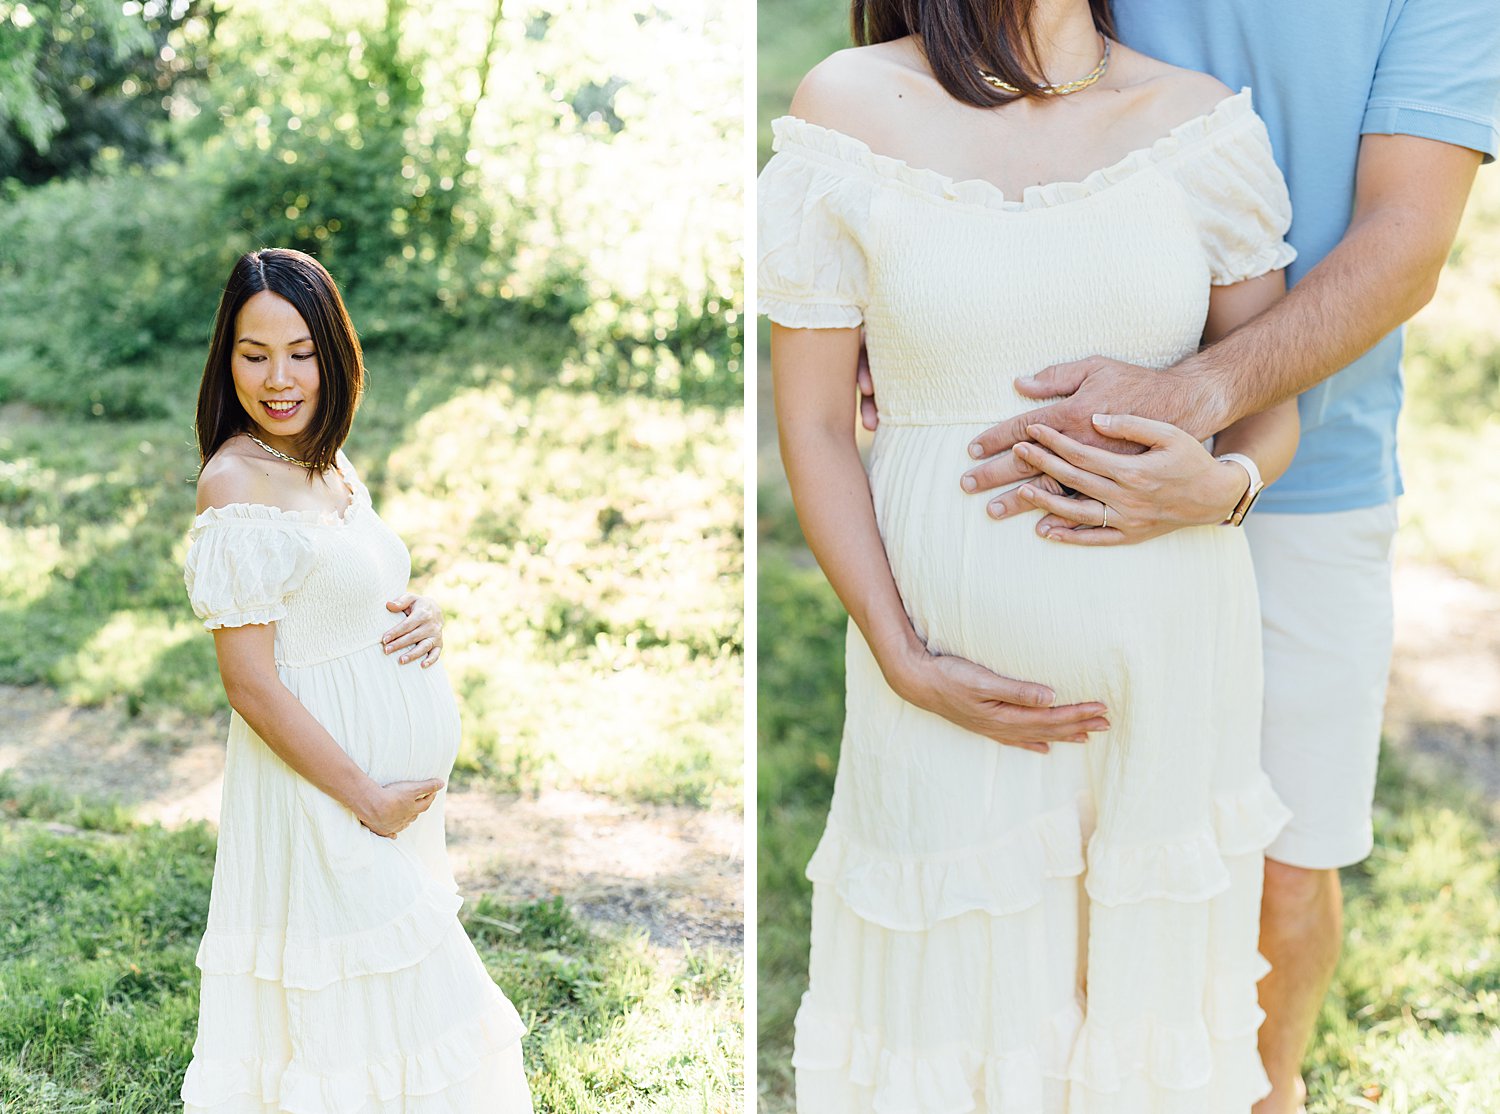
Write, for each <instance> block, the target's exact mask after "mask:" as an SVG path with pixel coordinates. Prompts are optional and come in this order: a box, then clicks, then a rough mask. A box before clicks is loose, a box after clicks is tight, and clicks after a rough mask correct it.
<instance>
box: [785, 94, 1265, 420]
mask: <svg viewBox="0 0 1500 1114" xmlns="http://www.w3.org/2000/svg"><path fill="white" fill-rule="evenodd" d="M773 129H774V132H775V136H776V151H777V154H776V155H775V157H774V158H773V159H772V160H771V162H770V163H768V164H767V166H766V168H765V170H764V172H763V173H762V175H761V179H760V191H759V192H760V197H759V208H760V238H761V256H760V267H759V282H760V304H761V310H762V312H765V313H767V314H769V315H770V317H771V318H772V320H774V321H776V322H778V323H779V324H782V325H785V326H788V327H792V328H850V327H853V326H855V325H859V324H861V323H863V324H864V326H865V329H866V341H867V344H868V347H869V354H870V366H871V370H872V372H873V374H874V377H875V385H876V397H877V398H878V399H879V404H880V418H881V424H882V425H883V426H884V425H886V424H890V425H893V426H898V425H902V424H940V423H947V422H963V421H972V420H976V419H980V418H982V419H985V420H988V421H998V420H1001V419H1004V418H1007V417H1010V416H1012V415H1013V414H1016V413H1019V412H1020V411H1021V410H1023V409H1026V408H1029V407H1032V406H1035V405H1036V404H1035V402H1031V401H1028V400H1026V399H1023V398H1022V397H1021V396H1019V395H1018V394H1016V392H1015V390H1014V388H1013V386H1012V383H1013V381H1014V379H1015V378H1016V377H1018V376H1022V375H1026V374H1030V373H1034V372H1037V371H1040V370H1041V369H1043V368H1045V367H1047V366H1049V365H1051V364H1056V363H1061V362H1065V361H1068V360H1073V359H1079V358H1082V357H1085V356H1089V355H1096V354H1097V355H1106V356H1111V357H1114V358H1117V359H1122V360H1127V361H1129V362H1131V363H1135V364H1141V365H1145V366H1152V367H1161V366H1166V365H1168V364H1171V363H1173V362H1175V361H1177V360H1179V359H1181V358H1182V357H1183V356H1185V355H1187V354H1188V353H1190V352H1192V351H1193V350H1194V349H1195V348H1196V347H1197V345H1198V343H1199V340H1200V337H1201V334H1202V331H1203V324H1204V320H1205V317H1206V314H1207V310H1208V298H1209V289H1210V286H1211V285H1214V284H1220V285H1223V284H1228V283H1233V282H1238V281H1241V280H1243V279H1245V278H1248V277H1251V276H1254V275H1258V274H1263V273H1264V272H1266V271H1267V270H1271V269H1274V268H1276V267H1282V266H1285V265H1286V263H1287V262H1288V261H1289V260H1290V259H1291V258H1292V257H1293V256H1294V255H1295V252H1294V251H1293V249H1292V248H1291V246H1290V245H1288V244H1287V243H1286V242H1285V241H1284V240H1283V239H1282V237H1283V234H1284V233H1285V232H1286V230H1287V227H1288V225H1289V223H1290V219H1291V216H1290V206H1289V202H1288V199H1287V193H1286V187H1285V183H1284V182H1283V181H1282V178H1281V175H1280V173H1279V171H1278V170H1277V168H1276V164H1275V161H1274V160H1273V159H1272V157H1271V150H1270V144H1269V140H1268V139H1267V137H1266V131H1265V126H1264V124H1263V123H1262V121H1261V120H1260V118H1259V117H1258V116H1256V115H1255V113H1254V111H1253V110H1252V108H1251V104H1250V94H1249V91H1248V90H1245V91H1242V92H1240V93H1238V94H1236V95H1234V96H1230V97H1227V98H1225V99H1224V100H1223V101H1221V102H1220V103H1219V105H1218V106H1217V107H1215V108H1214V109H1213V111H1211V112H1209V113H1206V114H1204V115H1202V116H1199V117H1196V118H1194V119H1193V120H1189V121H1187V122H1186V123H1184V124H1182V125H1180V126H1179V127H1177V128H1175V129H1173V130H1172V131H1171V132H1170V133H1168V134H1167V135H1164V136H1163V137H1161V138H1160V139H1159V140H1157V141H1156V142H1155V143H1154V144H1152V145H1151V146H1150V147H1146V148H1142V149H1140V150H1137V151H1135V152H1132V153H1131V154H1129V155H1127V156H1126V157H1124V158H1123V159H1120V160H1119V161H1118V162H1116V163H1113V164H1112V165H1110V166H1107V167H1104V168H1103V169H1100V170H1097V171H1095V172H1094V173H1092V174H1090V175H1089V176H1088V177H1087V178H1085V179H1084V180H1082V181H1080V182H1055V183H1050V184H1048V185H1044V186H1034V187H1031V188H1028V189H1027V190H1026V191H1025V192H1024V194H1023V195H1022V197H1020V198H1018V199H1011V198H1007V197H1006V196H1005V195H1004V194H1003V193H1002V192H1001V190H1000V189H999V188H997V187H996V186H994V185H992V184H991V183H989V182H985V181H981V180H969V181H955V180H953V179H951V178H949V177H946V176H944V175H942V174H939V173H936V172H934V171H931V170H925V169H919V168H915V167H912V166H909V165H907V164H906V163H904V162H902V161H900V160H898V159H894V158H890V157H888V156H884V155H880V154H876V153H875V152H873V151H872V150H871V149H870V148H869V147H868V146H866V145H865V144H864V143H862V142H860V141H859V140H857V139H854V138H852V137H850V136H847V135H843V134H841V133H839V132H835V131H831V130H829V129H827V128H823V127H819V126H817V125H815V124H811V123H808V122H807V121H804V120H799V119H797V118H795V117H783V118H781V119H779V120H777V121H775V123H774V125H773Z"/></svg>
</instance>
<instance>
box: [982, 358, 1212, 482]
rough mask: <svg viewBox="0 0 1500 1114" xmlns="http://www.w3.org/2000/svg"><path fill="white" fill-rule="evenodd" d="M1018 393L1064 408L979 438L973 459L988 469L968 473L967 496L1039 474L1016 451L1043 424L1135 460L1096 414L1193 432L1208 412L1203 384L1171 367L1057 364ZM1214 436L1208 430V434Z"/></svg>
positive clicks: (1020, 385) (1095, 361)
mask: <svg viewBox="0 0 1500 1114" xmlns="http://www.w3.org/2000/svg"><path fill="white" fill-rule="evenodd" d="M1016 390H1017V392H1019V393H1020V394H1022V395H1025V396H1026V397H1027V398H1034V399H1038V400H1040V399H1048V398H1054V399H1058V401H1056V402H1053V403H1051V404H1050V405H1048V406H1041V407H1038V408H1037V409H1035V410H1029V411H1027V412H1026V413H1023V414H1018V415H1016V416H1015V417H1014V418H1011V419H1009V420H1008V421H1004V422H1001V423H1000V424H999V425H995V426H991V427H990V428H989V429H987V430H985V431H984V432H983V433H981V434H980V435H979V436H978V437H976V438H974V443H973V444H972V445H970V446H969V455H970V456H971V457H973V458H974V459H975V460H979V461H982V463H980V464H977V465H975V466H974V467H973V468H971V469H969V471H968V472H966V473H964V476H963V479H962V481H961V482H962V485H963V489H964V490H965V491H968V492H971V493H978V492H982V491H993V490H995V489H996V488H999V487H1008V486H1010V485H1011V484H1014V483H1019V482H1020V481H1021V480H1024V479H1028V478H1030V477H1032V476H1035V475H1037V474H1038V470H1037V469H1036V468H1034V467H1031V466H1029V465H1028V464H1027V463H1026V462H1025V461H1024V460H1023V459H1022V458H1020V457H1017V456H1016V454H1015V453H1014V452H1012V451H1011V450H1013V449H1014V448H1015V447H1016V446H1017V445H1020V444H1022V443H1024V442H1026V441H1028V440H1030V435H1029V434H1028V433H1027V432H1026V429H1027V427H1028V426H1031V425H1038V424H1040V425H1045V426H1048V427H1050V428H1051V429H1055V430H1058V431H1059V432H1061V433H1065V434H1067V435H1068V436H1069V437H1071V438H1073V440H1075V441H1078V442H1081V443H1082V444H1085V445H1093V446H1096V447H1098V448H1104V449H1110V450H1112V451H1114V452H1116V453H1125V454H1132V453H1138V452H1140V451H1141V448H1140V446H1139V445H1137V444H1132V443H1130V442H1129V441H1126V440H1121V439H1119V438H1116V437H1111V436H1106V435H1105V434H1103V433H1101V432H1099V430H1098V429H1097V428H1096V427H1095V426H1094V424H1093V418H1094V415H1095V414H1134V415H1137V416H1139V417H1145V418H1154V419H1156V420H1158V421H1164V422H1170V423H1171V424H1173V425H1176V426H1179V427H1181V428H1183V429H1186V430H1188V432H1190V433H1191V432H1193V431H1194V429H1195V426H1196V425H1197V424H1198V423H1199V421H1200V416H1199V411H1200V410H1204V407H1203V405H1202V402H1201V400H1199V398H1198V395H1199V394H1201V393H1202V390H1203V387H1202V386H1201V384H1200V382H1199V381H1197V380H1194V379H1192V378H1190V377H1188V376H1186V375H1182V374H1179V373H1177V372H1175V371H1174V370H1173V369H1171V368H1166V369H1162V368H1149V367H1140V366H1139V365H1137V364H1127V363H1123V362H1122V361H1120V360H1111V359H1107V358H1106V357H1104V356H1090V357H1089V358H1088V359H1086V360H1078V361H1076V362H1074V363H1070V364H1058V365H1056V366H1055V367H1049V368H1046V369H1045V370H1043V371H1041V372H1039V373H1038V374H1036V375H1029V376H1026V377H1024V378H1021V379H1017V380H1016ZM1059 396H1066V397H1059ZM1205 412H1206V411H1205ZM1212 432H1214V431H1213V430H1212V429H1207V430H1206V431H1205V432H1204V434H1203V435H1204V436H1205V437H1206V436H1208V434H1210V433H1212Z"/></svg>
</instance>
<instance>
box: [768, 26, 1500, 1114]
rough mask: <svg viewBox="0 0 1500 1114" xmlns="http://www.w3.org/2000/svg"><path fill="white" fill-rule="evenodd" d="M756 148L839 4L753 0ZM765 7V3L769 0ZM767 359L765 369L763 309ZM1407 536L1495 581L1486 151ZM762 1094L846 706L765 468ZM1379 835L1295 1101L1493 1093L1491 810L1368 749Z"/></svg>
mask: <svg viewBox="0 0 1500 1114" xmlns="http://www.w3.org/2000/svg"><path fill="white" fill-rule="evenodd" d="M761 11H762V13H763V17H762V19H761V20H760V25H759V28H760V29H759V43H760V54H759V60H758V65H759V68H760V78H759V81H760V84H759V97H760V115H761V119H760V132H759V138H760V158H761V161H762V162H764V160H765V159H766V158H768V157H769V155H770V134H769V126H768V125H769V121H770V119H771V118H773V117H775V116H776V115H779V114H781V113H783V112H785V111H786V106H787V103H788V102H789V100H790V98H791V95H792V92H793V90H794V89H795V88H796V84H797V81H798V80H799V79H800V78H801V76H802V74H803V73H805V72H806V70H807V69H808V68H809V67H810V66H811V65H813V64H815V63H816V62H817V61H818V60H819V59H820V58H822V57H824V56H825V55H826V54H827V53H829V52H830V51H831V50H835V49H838V48H839V47H841V46H844V45H847V41H848V40H847V32H846V30H845V28H844V20H845V19H846V15H845V13H846V11H847V8H846V6H845V5H843V4H840V3H831V2H829V0H762V2H761ZM768 12H770V13H773V15H774V18H766V17H765V13H768ZM761 337H762V339H761V360H760V368H761V374H762V375H765V374H767V373H768V369H769V362H768V356H767V353H766V350H765V339H764V338H765V330H764V328H762V333H761ZM1406 373H1407V378H1408V397H1409V400H1410V405H1409V406H1408V409H1407V413H1406V417H1405V420H1404V422H1403V426H1402V432H1401V437H1402V458H1403V467H1404V471H1405V475H1406V486H1407V489H1408V493H1407V495H1406V496H1405V497H1404V498H1403V500H1402V504H1401V513H1402V521H1403V525H1402V531H1401V536H1400V541H1399V545H1400V547H1401V551H1402V553H1403V555H1404V556H1406V557H1407V558H1415V559H1418V560H1424V561H1430V562H1435V563H1440V564H1442V565H1445V566H1447V567H1448V568H1451V569H1452V570H1454V571H1455V572H1457V573H1459V574H1461V575H1463V576H1467V577H1469V578H1471V579H1474V580H1476V581H1479V582H1480V583H1483V584H1485V585H1487V586H1488V587H1490V588H1492V589H1497V590H1500V485H1497V484H1495V483H1492V482H1488V481H1487V479H1486V478H1487V477H1490V476H1493V475H1494V472H1495V468H1496V466H1497V465H1500V416H1497V415H1500V173H1496V172H1495V171H1494V170H1493V169H1492V168H1491V169H1486V170H1485V171H1483V172H1481V174H1480V178H1479V185H1478V187H1477V188H1476V191H1475V196H1474V198H1473V200H1472V201H1471V203H1470V206H1469V212H1468V214H1467V216H1466V218H1465V222H1464V226H1463V229H1462V231H1461V232H1460V236H1459V240H1458V243H1457V244H1456V246H1455V248H1454V251H1453V253H1452V257H1451V258H1450V261H1449V267H1448V270H1447V271H1446V272H1445V275H1444V279H1443V282H1442V285H1441V288H1440V290H1439V293H1438V297H1437V299H1436V300H1435V301H1434V302H1433V304H1432V305H1431V306H1429V307H1428V309H1427V310H1425V311H1424V312H1423V314H1422V315H1421V316H1420V317H1419V319H1418V320H1417V322H1415V323H1414V325H1413V327H1412V328H1411V329H1410V330H1409V333H1408V358H1407V361H1406ZM758 513H759V520H758V536H759V541H760V548H759V556H758V561H759V574H760V575H759V579H760V583H759V599H760V604H759V612H760V613H759V617H758V622H759V626H758V630H759V631H760V643H759V644H760V661H759V674H760V686H759V689H760V691H759V693H758V705H757V707H758V717H759V739H758V762H757V768H758V828H759V833H758V839H759V866H758V869H759V877H758V880H757V884H758V888H759V895H760V897H759V954H758V956H757V963H758V971H759V981H758V984H757V985H758V991H757V993H758V1008H759V1018H758V1032H759V1034H760V1045H759V1080H760V1095H759V1102H760V1108H761V1109H762V1110H763V1111H766V1112H768V1114H780V1112H783V1111H789V1110H790V1109H791V1088H792V1073H791V1068H790V1064H789V1059H790V1055H791V1041H792V1017H793V1015H794V1013H795V1011H796V1007H797V1001H798V998H799V997H800V995H801V993H802V991H803V990H804V989H805V980H806V952H807V937H808V903H809V900H810V886H809V884H808V883H807V881H806V880H805V879H804V878H803V875H802V870H803V867H804V866H805V864H806V863H807V860H808V858H809V857H810V856H811V854H812V851H813V848H814V846H815V845H816V843H817V839H818V836H819V835H820V834H821V831H822V827H823V822H824V817H825V815H826V812H827V806H828V800H829V798H830V796H831V794H832V790H833V775H834V770H835V768H836V766H837V762H838V740H839V735H840V731H841V727H842V720H843V630H844V623H845V616H844V614H843V611H842V609H841V608H840V606H839V603H838V601H837V599H836V598H835V597H834V595H833V593H832V591H831V590H830V589H829V588H828V586H827V584H826V582H825V581H824V580H823V577H822V574H821V573H820V572H819V571H818V569H817V567H816V566H815V565H814V564H813V563H812V561H811V559H810V556H809V555H808V553H807V551H806V549H805V548H804V547H803V545H802V539H801V534H800V532H799V530H798V528H797V524H796V520H795V517H794V516H793V514H792V510H791V504H790V498H789V496H788V495H787V492H786V489H785V485H784V482H782V481H781V480H780V478H779V477H775V476H767V477H764V478H763V480H762V483H761V489H760V493H759V498H758ZM1377 799H1378V807H1377V811H1376V847H1375V851H1374V854H1373V855H1372V856H1371V857H1370V858H1369V859H1368V860H1367V861H1366V862H1365V863H1363V864H1361V865H1360V866H1359V867H1357V868H1354V869H1351V870H1348V871H1345V872H1344V883H1345V887H1346V890H1345V892H1346V899H1347V901H1346V928H1347V942H1346V947H1345V951H1344V956H1343V960H1342V962H1341V964H1340V966H1339V970H1338V974H1337V976H1336V979H1335V983H1334V987H1333V991H1332V993H1331V995H1330V996H1329V999H1328V1001H1327V1003H1326V1004H1325V1006H1324V1008H1323V1011H1322V1015H1321V1017H1320V1019H1319V1027H1318V1031H1317V1034H1316V1037H1315V1039H1314V1045H1313V1049H1312V1053H1311V1059H1310V1062H1309V1065H1308V1067H1309V1072H1308V1083H1309V1086H1310V1088H1311V1090H1312V1096H1313V1097H1312V1099H1311V1100H1310V1101H1309V1104H1308V1110H1309V1114H1346V1112H1348V1111H1380V1112H1384V1114H1438V1112H1442V1114H1460V1112H1461V1114H1487V1112H1490V1111H1496V1110H1500V1075H1497V1073H1496V1071H1495V1064H1496V1063H1500V871H1497V860H1500V827H1497V825H1496V824H1495V822H1494V820H1493V817H1495V816H1496V815H1497V812H1496V809H1495V806H1494V804H1493V802H1484V801H1481V800H1478V799H1477V798H1474V797H1472V796H1470V795H1469V794H1468V793H1467V792H1466V790H1465V789H1464V788H1463V787H1461V786H1458V785H1455V784H1451V783H1438V782H1431V781H1428V780H1425V779H1424V778H1421V777H1419V776H1417V775H1416V774H1415V773H1414V772H1413V771H1411V770H1408V769H1406V768H1404V767H1403V765H1402V764H1401V762H1400V761H1399V759H1398V757H1396V756H1393V755H1391V754H1386V755H1385V756H1384V757H1383V760H1382V774H1381V781H1380V785H1379V789H1378V793H1377Z"/></svg>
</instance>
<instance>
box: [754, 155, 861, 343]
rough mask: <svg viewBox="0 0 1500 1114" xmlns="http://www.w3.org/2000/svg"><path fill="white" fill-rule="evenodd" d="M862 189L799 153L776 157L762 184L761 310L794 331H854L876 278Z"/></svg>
mask: <svg viewBox="0 0 1500 1114" xmlns="http://www.w3.org/2000/svg"><path fill="white" fill-rule="evenodd" d="M860 186H861V183H859V182H857V181H855V180H851V178H850V177H849V174H848V172H847V171H846V170H844V169H841V168H837V167H833V166H829V165H826V164H824V163H822V162H821V161H818V160H815V159H812V158H810V157H808V156H806V155H804V154H801V153H799V152H797V151H795V150H794V151H785V150H783V151H781V152H779V153H778V154H776V155H773V156H772V157H771V160H770V162H768V163H766V167H765V169H764V170H763V171H761V175H760V179H759V181H758V182H757V184H756V205H757V216H758V219H757V228H758V233H757V247H758V253H759V258H758V261H757V266H756V284H757V286H756V301H757V306H758V309H759V311H760V312H761V313H763V314H765V315H766V316H767V317H769V318H770V319H771V320H772V321H774V322H776V323H777V324H778V325H785V326H787V327H788V328H793V329H852V328H854V327H855V326H857V325H859V324H860V323H861V322H862V321H863V320H864V310H865V306H866V304H867V301H868V286H869V274H868V268H867V267H866V263H865V254H864V250H863V248H862V247H861V245H860V242H859V240H858V238H857V234H856V230H855V227H854V226H855V223H856V221H857V219H858V210H859V208H860V205H861V201H860V198H861V195H862V193H863V192H864V191H863V190H861V188H860Z"/></svg>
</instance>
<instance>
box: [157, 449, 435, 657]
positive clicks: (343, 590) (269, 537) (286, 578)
mask: <svg viewBox="0 0 1500 1114" xmlns="http://www.w3.org/2000/svg"><path fill="white" fill-rule="evenodd" d="M340 471H341V472H342V474H343V475H344V476H345V478H346V479H348V480H349V481H350V484H351V486H352V487H353V490H354V495H353V501H352V502H351V503H350V505H349V506H348V508H347V509H346V510H345V511H344V512H343V513H342V514H341V515H333V514H324V515H314V514H310V513H307V512H304V511H286V510H281V509H280V508H278V507H272V506H267V505H264V504H260V503H231V504H229V505H228V506H224V507H211V508H209V509H208V510H206V511H204V512H203V513H202V514H200V515H198V517H197V518H195V519H194V520H193V527H192V531H191V533H190V535H189V537H190V539H191V547H190V549H189V550H188V556H187V563H186V566H185V569H184V581H185V583H186V585H187V590H188V596H189V598H190V599H191V601H192V604H193V610H194V612H195V613H196V614H197V615H198V617H199V618H201V619H203V621H204V626H205V627H206V628H207V629H208V630H214V629H216V628H218V627H224V626H241V625H244V624H247V623H271V622H274V623H275V624H276V648H275V653H276V663H277V665H278V666H288V667H293V668H295V667H299V666H307V665H314V664H317V663H319V662H323V661H328V660H331V659H333V658H338V657H343V656H345V655H347V654H350V653H353V652H354V651H356V650H360V649H363V648H365V647H368V646H372V645H375V644H377V643H378V642H379V641H380V636H381V635H382V634H384V633H385V632H386V631H387V630H389V629H390V628H391V627H392V626H393V625H394V624H395V622H396V620H397V617H396V616H395V615H393V613H392V612H390V611H388V610H387V609H386V607H385V604H386V601H387V600H392V599H395V598H396V597H397V596H399V595H400V594H401V593H402V592H404V591H405V590H406V584H407V580H408V578H409V577H410V575H411V558H410V554H409V553H408V552H407V549H406V546H405V544H403V543H402V541H401V539H400V538H399V537H397V536H396V534H395V533H394V532H393V531H392V530H391V529H390V527H388V526H387V525H386V524H385V523H384V522H382V521H381V519H380V516H379V515H377V514H376V513H375V509H374V507H373V506H372V505H371V501H370V493H369V490H368V489H367V488H366V487H365V485H364V483H363V482H362V481H361V480H360V479H359V478H358V476H356V475H354V473H353V471H352V470H350V469H344V468H341V469H340Z"/></svg>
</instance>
